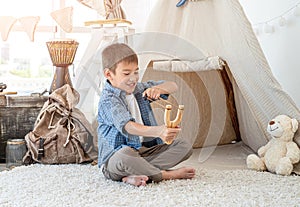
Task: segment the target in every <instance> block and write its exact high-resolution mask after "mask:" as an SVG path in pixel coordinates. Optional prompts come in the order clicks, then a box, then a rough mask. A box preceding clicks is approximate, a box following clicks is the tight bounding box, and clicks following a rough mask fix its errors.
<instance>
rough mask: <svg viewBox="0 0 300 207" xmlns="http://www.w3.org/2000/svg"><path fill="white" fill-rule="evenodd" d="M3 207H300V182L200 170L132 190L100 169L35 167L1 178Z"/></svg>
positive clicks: (293, 178) (239, 172) (5, 173)
mask: <svg viewBox="0 0 300 207" xmlns="http://www.w3.org/2000/svg"><path fill="white" fill-rule="evenodd" d="M0 206H1V207H37V206H39V207H52V206H53V207H54V206H55V207H57V206H64V207H68V206H70V207H77V206H78V207H91V206H93V207H102V206H105V207H108V206H130V207H132V206H160V207H164V206H172V207H174V206H180V207H183V206H231V207H232V206H255V207H256V206H264V207H265V206H272V207H275V206H300V176H279V175H274V174H271V173H268V172H255V171H250V170H208V169H198V170H197V176H196V178H194V179H192V180H175V181H163V182H161V183H159V184H157V183H156V184H155V183H151V184H148V185H147V186H145V187H134V186H131V185H127V184H123V183H121V182H113V181H109V180H106V179H105V178H104V177H103V175H102V174H101V173H100V171H99V169H98V167H97V166H91V165H73V164H72V165H31V166H26V167H25V166H21V167H17V168H14V169H13V170H11V171H3V172H1V173H0Z"/></svg>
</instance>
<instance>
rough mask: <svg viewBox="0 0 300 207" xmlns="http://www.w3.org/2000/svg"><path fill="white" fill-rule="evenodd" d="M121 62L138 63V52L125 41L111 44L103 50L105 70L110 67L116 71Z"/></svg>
mask: <svg viewBox="0 0 300 207" xmlns="http://www.w3.org/2000/svg"><path fill="white" fill-rule="evenodd" d="M120 62H126V63H132V62H134V63H137V64H138V57H137V54H136V53H135V52H134V51H133V49H131V48H130V47H129V46H128V45H126V44H124V43H114V44H111V45H109V46H107V47H106V48H105V49H104V50H103V51H102V66H103V70H104V69H105V68H108V69H109V70H111V71H112V72H113V73H115V69H116V68H117V65H118V64H119V63H120Z"/></svg>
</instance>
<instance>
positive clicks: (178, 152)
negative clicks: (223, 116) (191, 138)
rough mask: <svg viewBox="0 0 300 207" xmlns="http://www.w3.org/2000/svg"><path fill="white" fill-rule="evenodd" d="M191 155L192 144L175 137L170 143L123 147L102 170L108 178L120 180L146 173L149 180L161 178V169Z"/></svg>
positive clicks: (172, 165)
mask: <svg viewBox="0 0 300 207" xmlns="http://www.w3.org/2000/svg"><path fill="white" fill-rule="evenodd" d="M191 155H192V145H191V144H190V143H188V142H187V141H185V140H182V139H177V140H174V141H173V143H172V144H170V145H167V144H160V145H156V146H153V147H150V148H147V147H141V148H140V149H139V150H135V149H133V148H131V147H123V148H121V149H120V150H118V151H117V152H115V153H114V154H113V155H112V156H111V157H110V158H109V160H108V162H106V164H104V166H103V168H102V172H103V174H104V176H105V177H106V178H108V179H111V180H115V181H121V180H122V178H123V177H126V176H129V175H146V176H148V177H149V179H150V180H152V181H154V182H159V181H161V180H162V173H161V170H168V169H170V168H172V167H174V166H175V165H177V164H179V163H180V162H182V161H184V160H186V159H188V158H189V157H190V156H191Z"/></svg>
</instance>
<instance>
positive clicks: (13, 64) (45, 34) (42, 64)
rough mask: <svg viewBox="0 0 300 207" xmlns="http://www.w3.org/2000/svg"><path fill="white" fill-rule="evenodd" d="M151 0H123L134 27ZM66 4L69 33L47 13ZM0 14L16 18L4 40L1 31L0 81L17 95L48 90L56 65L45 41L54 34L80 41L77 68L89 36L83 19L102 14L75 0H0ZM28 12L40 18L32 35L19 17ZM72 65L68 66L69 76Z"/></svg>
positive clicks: (141, 22)
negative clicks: (70, 10) (71, 12)
mask: <svg viewBox="0 0 300 207" xmlns="http://www.w3.org/2000/svg"><path fill="white" fill-rule="evenodd" d="M99 1H100V0H99ZM154 2H155V1H154V0H139V1H136V0H127V1H126V0H123V2H122V6H123V9H124V10H125V13H126V15H127V19H128V20H130V21H132V22H133V26H134V28H135V29H136V31H142V29H143V27H144V25H145V22H146V19H147V16H148V14H149V12H150V10H151V8H152V6H153V4H154ZM65 7H73V16H72V19H73V21H72V22H73V31H72V32H71V33H66V32H64V31H63V30H62V29H61V28H60V27H59V25H58V24H57V23H56V22H55V21H54V19H53V18H52V17H51V15H50V14H51V12H53V11H56V10H59V9H63V8H65ZM129 11H130V12H129ZM0 14H1V16H2V17H3V16H11V17H13V18H15V19H16V22H15V23H14V24H12V27H11V30H10V32H9V33H8V35H7V39H6V40H3V38H5V36H6V35H5V33H4V32H3V31H1V37H2V39H0V82H3V83H5V84H7V89H6V91H17V92H18V94H20V95H23V94H27V95H28V94H30V93H32V92H42V91H44V90H45V89H47V90H49V87H50V85H51V82H52V79H53V73H54V70H55V68H54V67H53V65H52V62H51V58H50V55H49V52H48V49H47V46H46V42H47V41H49V40H51V39H54V38H73V39H75V40H76V41H77V42H79V46H78V49H77V52H76V55H75V60H74V62H73V64H74V66H73V67H74V68H76V65H78V63H79V62H80V59H81V57H82V56H83V54H84V52H85V50H86V47H87V45H88V42H89V40H90V34H91V33H90V32H91V28H89V27H86V26H84V22H85V21H90V20H96V19H101V18H103V17H101V16H100V15H99V14H97V12H96V10H93V9H90V8H88V7H86V6H84V5H82V4H81V3H79V1H77V0H60V1H58V0H43V1H41V0H9V1H0ZM27 16H35V17H39V18H40V19H39V21H38V22H37V25H36V28H35V30H34V33H33V34H32V35H31V36H30V34H27V33H26V32H25V29H24V27H23V25H22V24H21V21H20V19H22V18H23V17H27ZM5 24H7V22H3V21H0V28H2V29H3V25H5ZM5 26H7V25H5ZM30 37H33V38H34V41H31V39H30ZM73 67H72V66H70V67H69V70H70V71H69V72H70V75H71V76H72V74H73V72H72V68H73Z"/></svg>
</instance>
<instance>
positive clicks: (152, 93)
mask: <svg viewBox="0 0 300 207" xmlns="http://www.w3.org/2000/svg"><path fill="white" fill-rule="evenodd" d="M160 95H161V90H160V89H159V88H156V87H152V88H147V89H146V90H145V91H144V92H143V97H148V98H150V99H154V100H157V99H158V98H159V96H160Z"/></svg>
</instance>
